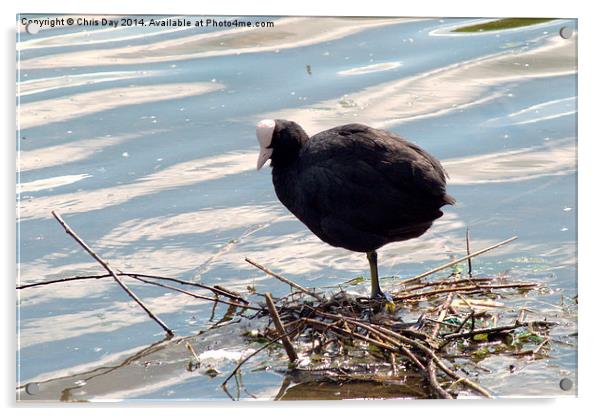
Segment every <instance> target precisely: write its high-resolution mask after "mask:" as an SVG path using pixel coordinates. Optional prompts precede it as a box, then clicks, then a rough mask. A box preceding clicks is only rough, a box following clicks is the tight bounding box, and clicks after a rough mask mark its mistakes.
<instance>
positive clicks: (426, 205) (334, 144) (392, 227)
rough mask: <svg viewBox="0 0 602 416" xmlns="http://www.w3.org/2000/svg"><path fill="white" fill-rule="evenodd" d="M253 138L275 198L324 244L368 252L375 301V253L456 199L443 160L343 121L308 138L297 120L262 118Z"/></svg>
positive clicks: (415, 233)
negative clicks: (448, 190) (269, 169)
mask: <svg viewBox="0 0 602 416" xmlns="http://www.w3.org/2000/svg"><path fill="white" fill-rule="evenodd" d="M257 140H258V141H259V146H260V153H259V159H258V160H257V169H258V170H259V169H261V167H262V166H263V165H264V164H265V163H266V162H267V160H268V159H271V164H270V166H272V181H273V183H274V189H275V190H276V195H277V196H278V199H279V200H280V202H282V203H283V204H284V206H285V207H287V208H288V209H289V211H290V212H292V213H293V214H294V215H295V216H296V217H297V218H298V219H299V220H300V221H301V222H302V223H304V224H305V225H306V226H307V227H308V228H309V229H310V230H311V231H312V232H313V233H314V234H315V235H317V236H318V237H319V238H320V239H321V240H322V241H324V242H326V243H328V244H330V245H332V246H335V247H343V248H346V249H347V250H351V251H358V252H363V253H366V255H367V257H368V261H369V263H370V274H371V282H372V293H371V295H372V298H379V297H382V292H381V290H380V286H379V283H378V266H377V255H376V250H377V249H379V248H380V247H382V246H384V245H385V244H388V243H391V242H393V241H404V240H409V239H411V238H416V237H419V236H421V235H422V234H424V233H425V232H426V231H427V230H428V229H429V228H430V226H431V225H432V224H433V221H435V220H436V219H437V218H439V217H441V216H442V215H443V212H441V210H440V208H441V207H443V206H444V205H451V204H453V203H454V202H455V200H454V198H452V197H451V196H450V195H448V194H447V193H446V190H445V185H446V180H445V179H446V173H445V170H443V167H442V166H441V163H439V161H438V160H437V159H435V158H434V157H433V156H431V155H429V154H428V153H427V152H425V151H424V150H422V149H421V148H420V147H418V146H416V145H415V144H413V143H410V142H408V141H406V140H404V139H402V138H401V137H399V136H397V135H395V134H393V133H390V132H387V131H384V130H379V129H374V128H371V127H368V126H365V125H362V124H346V125H344V126H339V127H335V128H332V129H329V130H326V131H323V132H321V133H318V134H316V135H315V136H312V137H308V136H307V133H305V131H304V130H303V129H302V128H301V126H299V125H298V124H297V123H295V122H292V121H287V120H262V121H260V122H259V123H258V124H257Z"/></svg>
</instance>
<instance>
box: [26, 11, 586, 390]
mask: <svg viewBox="0 0 602 416" xmlns="http://www.w3.org/2000/svg"><path fill="white" fill-rule="evenodd" d="M162 18H163V17H162ZM261 20H269V19H268V18H261ZM470 20H472V19H446V20H445V21H439V20H438V19H347V18H326V19H315V18H311V19H310V18H300V17H299V18H282V19H277V20H276V22H277V24H276V27H275V28H274V29H270V30H238V29H237V30H232V29H227V30H222V29H213V30H211V31H207V32H200V31H193V30H187V29H182V30H179V29H156V28H155V29H147V30H145V31H144V32H140V31H136V30H133V29H132V28H122V29H110V30H90V31H88V32H83V31H79V30H75V29H73V28H71V29H69V30H67V29H65V30H62V29H52V30H48V31H42V32H41V33H40V35H39V37H37V38H36V37H34V36H30V35H28V34H26V33H20V35H19V36H21V41H20V42H19V45H18V50H19V53H20V56H21V62H20V68H21V72H20V73H19V78H20V81H21V82H20V84H19V88H18V91H19V94H20V97H19V98H20V103H21V104H20V113H19V116H20V126H21V129H22V130H21V131H20V132H19V137H20V140H19V143H18V146H19V161H18V165H17V166H18V169H19V170H20V179H21V182H20V185H19V187H18V188H17V189H18V191H19V195H18V197H19V207H18V214H19V227H20V246H19V248H20V264H19V266H20V271H19V272H20V279H21V283H26V282H32V281H39V280H47V279H52V278H57V277H67V276H73V275H82V274H95V273H98V272H99V267H98V265H97V264H95V263H94V262H92V261H91V260H90V259H89V258H88V257H86V255H85V254H83V253H81V252H80V251H79V250H78V249H77V247H76V246H75V245H74V243H73V242H72V241H70V240H69V239H68V238H67V237H66V236H65V235H64V233H63V232H62V230H60V229H59V228H58V226H57V224H55V223H54V222H53V220H52V219H51V217H50V211H51V210H53V209H54V210H58V211H59V212H60V213H62V214H63V215H64V216H65V219H66V220H67V221H69V222H70V223H72V224H73V226H74V227H76V229H77V230H78V231H80V232H81V233H82V235H83V236H84V237H85V238H86V240H87V241H88V242H89V243H90V245H91V246H92V247H94V248H95V249H97V250H98V252H99V253H100V254H101V255H102V256H104V257H106V258H107V259H108V260H109V261H110V262H111V264H113V265H115V267H118V268H120V269H122V270H124V271H125V270H127V271H134V272H136V271H137V272H144V271H146V272H153V273H157V274H163V275H166V276H173V277H182V278H189V279H195V280H198V281H203V282H205V283H210V284H222V285H224V286H227V287H229V288H232V289H236V290H239V291H241V292H245V291H247V289H248V287H253V286H254V287H256V288H258V290H262V291H264V290H269V291H273V292H274V293H275V294H286V293H288V292H287V290H288V288H287V287H283V286H282V285H281V284H279V283H278V282H275V281H274V279H271V278H269V277H267V276H266V275H264V274H263V273H262V272H260V271H258V270H255V269H251V268H250V267H249V265H248V264H246V263H245V262H244V260H243V259H244V257H247V256H248V257H251V258H254V259H255V260H257V261H259V262H260V263H262V264H265V265H267V266H269V267H270V268H272V269H273V270H275V271H277V272H279V273H283V274H285V275H287V276H289V277H291V278H294V279H295V280H297V281H298V282H300V283H301V284H303V285H307V286H320V287H334V288H335V289H336V287H337V285H338V284H341V283H342V282H344V281H347V280H349V279H351V278H353V277H355V276H357V275H360V274H361V275H366V274H367V263H366V259H365V256H364V255H363V254H361V253H351V252H348V251H346V250H342V249H337V248H333V247H330V246H328V245H326V244H324V243H322V242H321V241H320V240H319V239H317V238H316V237H315V236H314V235H313V234H311V233H310V232H309V231H308V230H307V229H306V228H305V227H304V226H303V225H302V224H300V223H299V221H297V220H296V219H295V218H294V217H293V216H292V215H291V214H290V213H289V212H288V211H286V209H284V208H283V207H282V205H281V204H280V203H279V202H278V201H277V199H276V197H275V195H274V192H273V187H272V184H271V180H270V177H269V172H267V171H264V172H260V173H257V172H256V171H255V168H254V166H255V159H256V156H257V154H256V142H255V139H254V132H253V126H254V124H255V122H256V121H257V120H259V119H261V118H266V117H282V118H286V119H291V120H295V121H297V122H299V123H300V124H301V125H302V126H303V127H304V128H306V129H307V131H308V132H309V133H310V134H313V133H316V132H318V131H320V130H323V129H325V128H329V127H332V126H334V125H340V124H343V123H347V122H356V121H359V122H365V123H367V124H370V125H372V126H375V127H386V128H389V129H391V130H392V131H395V132H396V133H398V134H400V135H403V136H407V137H408V138H409V139H411V140H413V141H416V142H417V143H418V144H420V145H421V146H423V147H425V148H427V149H428V150H429V152H432V153H433V154H435V155H436V156H437V157H439V158H440V159H441V160H442V161H443V164H444V166H445V167H446V169H447V170H448V172H449V173H450V193H451V194H452V195H454V196H455V197H456V198H457V199H458V204H457V205H456V206H454V207H446V209H445V210H446V214H445V216H444V217H443V218H441V219H440V220H439V221H437V222H436V223H435V225H434V227H433V228H432V229H431V230H430V231H429V232H428V233H427V234H425V236H423V237H422V238H421V239H418V240H413V241H408V242H404V243H396V244H391V245H389V246H386V247H384V248H383V249H382V250H381V252H380V265H381V270H382V273H383V275H384V276H388V275H396V276H402V277H409V276H411V275H413V274H417V273H419V272H421V271H424V270H425V269H428V268H431V267H433V266H434V265H436V264H439V263H442V262H445V261H447V260H449V259H450V257H452V256H459V255H462V254H464V252H465V250H466V248H465V242H464V232H465V229H466V227H467V226H470V227H471V229H473V241H472V246H473V249H478V248H481V247H485V246H488V245H490V244H492V243H495V242H497V241H501V240H503V239H505V238H508V237H509V236H511V235H513V234H518V235H519V240H518V241H517V242H516V243H513V244H512V245H511V246H507V247H503V248H500V249H499V250H497V251H495V252H494V253H490V254H489V255H486V256H483V257H481V258H480V259H479V261H478V262H476V264H475V267H476V270H477V271H478V272H479V273H482V274H487V275H489V274H498V273H509V274H510V275H517V276H520V278H521V279H523V278H524V279H532V280H536V281H545V282H547V283H548V284H549V285H550V286H552V288H553V289H552V290H551V291H550V293H549V294H547V295H546V297H545V298H544V299H541V298H540V299H528V298H525V299H524V302H525V303H527V304H529V305H530V307H532V308H534V309H542V308H544V307H545V308H550V309H553V310H555V311H557V310H563V311H564V309H562V307H561V306H559V305H560V302H561V297H560V293H561V292H556V291H555V290H557V289H562V291H563V292H562V293H563V294H566V296H570V295H573V294H576V288H575V286H576V285H575V276H576V274H575V273H576V272H575V266H576V236H575V232H574V230H575V229H576V228H575V221H576V202H575V177H576V160H575V151H576V143H575V142H576V131H575V121H576V97H575V91H576V89H575V88H576V60H575V56H576V43H577V36H576V35H575V36H573V37H572V38H571V39H569V40H565V39H562V38H560V37H559V36H558V35H557V33H558V30H559V28H560V27H561V26H570V27H574V26H575V22H573V21H567V20H558V21H553V22H551V23H549V24H546V25H541V26H534V27H525V28H520V29H516V30H511V31H507V32H506V31H500V32H496V33H489V34H487V33H481V34H477V35H471V34H462V35H461V36H456V35H451V33H449V30H450V27H452V26H455V25H458V24H462V23H466V22H468V21H470ZM566 208H570V209H569V210H568V211H567V210H566ZM550 224H557V226H553V227H551V226H550ZM388 284H394V283H393V282H392V281H391V280H389V281H386V282H384V286H385V289H386V287H387V285H388ZM132 287H133V289H134V290H136V291H137V292H139V293H140V295H141V296H142V297H143V298H144V299H145V301H146V302H147V303H148V304H149V306H151V308H152V309H153V310H154V311H155V312H157V314H159V315H160V316H161V317H163V318H165V320H166V321H168V322H169V323H170V325H172V326H173V327H174V328H175V330H176V332H177V333H178V334H179V335H181V336H187V335H188V334H192V333H198V332H199V331H201V330H203V329H206V328H208V327H210V326H211V325H212V323H213V322H209V317H210V316H211V307H212V305H211V304H210V303H208V302H200V301H199V300H198V299H194V300H191V299H192V298H188V297H185V296H184V295H176V294H169V295H166V294H165V291H164V290H162V289H161V290H160V289H156V288H147V287H143V286H141V285H139V284H135V283H134V282H132ZM351 289H352V290H354V291H357V292H363V293H365V291H366V290H367V288H366V287H364V286H361V285H360V286H357V287H353V288H351ZM328 290H330V289H328ZM333 290H334V289H333ZM538 302H539V303H538ZM542 302H543V303H542ZM513 306H514V305H508V307H509V308H510V307H513ZM19 307H20V310H19V312H20V322H19V324H20V325H19V330H20V333H19V334H20V349H19V354H20V356H19V362H18V369H19V381H20V382H26V381H32V380H33V381H43V380H47V379H53V380H52V381H49V382H48V383H44V384H43V386H42V387H43V388H42V390H41V391H42V393H41V394H40V395H38V396H35V397H29V396H23V395H22V392H21V393H20V394H21V396H20V397H21V398H22V399H51V400H58V399H62V400H115V399H124V398H137V399H140V398H177V399H190V398H200V396H202V398H217V399H227V397H226V396H225V394H224V392H223V391H222V390H221V389H220V388H219V383H220V382H221V381H220V380H219V377H222V376H218V377H217V380H214V379H212V378H211V377H210V376H208V375H206V374H204V373H202V372H200V373H195V372H188V371H186V365H187V363H188V361H189V359H190V353H189V352H188V351H187V350H186V348H185V347H184V346H183V344H182V342H181V341H182V339H176V340H172V341H170V342H160V343H158V344H156V345H153V343H154V342H155V341H157V340H158V339H160V337H161V336H162V334H161V333H160V332H158V331H157V328H156V327H155V326H153V324H152V323H149V322H147V319H146V317H145V315H144V314H143V312H141V311H140V310H139V309H137V307H136V305H132V304H131V303H130V302H129V300H128V299H127V298H126V297H125V295H124V294H123V293H122V292H121V291H120V289H119V288H118V287H116V285H115V284H114V282H112V281H111V280H108V279H104V280H93V281H86V282H79V283H75V282H74V283H70V284H68V285H61V286H60V287H57V286H54V287H44V288H37V289H32V290H30V291H29V290H28V291H21V292H20V293H19ZM220 308H221V307H218V312H219V313H221V314H223V313H224V311H223V309H220ZM558 308H560V309H558ZM571 316H574V315H571ZM563 319H564V318H563ZM214 322H215V321H214ZM573 324H574V320H572V318H571V317H570V316H569V317H568V318H566V326H564V327H563V328H564V329H565V330H566V331H568V330H569V329H570V328H572V326H571V325H573ZM244 330H245V327H244V325H243V324H242V323H234V324H233V325H232V326H231V327H229V328H228V327H226V328H218V329H217V330H212V331H209V332H206V333H203V335H201V336H195V337H192V338H186V340H188V341H189V342H191V343H192V344H193V346H194V348H195V350H196V351H197V352H198V353H199V354H201V355H202V356H204V357H207V359H208V361H207V364H209V362H210V361H211V365H213V366H215V367H216V368H217V370H219V371H221V372H222V374H223V373H227V372H228V370H229V369H231V368H232V364H233V360H234V359H236V357H240V356H241V354H243V353H244V352H246V351H249V350H251V349H252V348H253V345H248V344H245V343H243V342H242V340H241V338H240V337H239V335H240V333H242V332H244ZM565 335H566V334H562V336H565ZM567 336H568V335H567ZM569 341H570V340H569ZM147 345H150V346H149V347H148V348H147V347H145V346H147ZM40 349H44V351H45V356H46V357H47V359H46V360H44V361H43V362H40V360H39V351H40ZM215 351H221V352H224V351H225V352H227V353H228V354H230V356H229V357H230V358H224V359H223V360H221V359H218V360H216V359H215V357H213V358H212V357H211V354H216V353H215ZM553 352H554V355H553V356H552V357H551V358H550V359H549V360H546V361H540V362H536V363H522V364H521V365H522V367H521V368H523V367H524V370H521V372H520V373H519V374H517V375H516V376H517V377H518V378H516V379H515V378H514V375H512V377H510V376H508V377H506V376H507V374H506V373H505V372H504V371H503V370H505V368H506V367H504V366H506V365H507V364H508V362H506V361H503V360H502V361H500V362H491V363H483V365H487V366H488V367H491V368H493V369H496V371H493V372H492V373H491V374H490V375H489V376H487V377H485V378H483V379H482V380H481V381H482V382H483V383H484V384H487V385H488V387H489V386H491V388H493V389H494V390H497V391H499V392H501V393H502V394H513V391H514V390H513V389H514V388H515V387H516V384H515V382H514V381H513V380H520V384H521V385H522V386H524V389H523V391H524V392H525V394H527V395H534V394H542V393H545V394H548V393H549V394H556V393H559V392H556V390H554V388H556V387H557V382H556V380H555V378H556V377H557V376H558V375H559V374H560V373H561V372H564V373H567V374H569V375H570V374H574V372H575V370H576V355H575V348H574V347H573V346H567V347H562V348H561V347H557V348H556V350H555V351H553ZM203 354H205V355H203ZM226 355H227V354H226ZM273 359H274V357H270V356H269V355H260V356H258V357H257V359H256V360H254V361H253V362H252V363H250V366H249V367H248V370H247V369H243V376H244V377H245V386H246V387H247V388H248V390H249V392H250V393H251V394H253V395H255V396H257V397H260V398H275V397H277V396H278V397H280V398H283V399H286V398H291V399H293V398H302V397H312V398H314V397H317V396H316V395H317V391H316V389H315V385H314V384H311V381H308V380H301V379H298V378H294V377H293V378H292V379H289V378H287V377H283V375H282V373H276V372H271V371H267V372H266V371H263V370H260V371H256V372H253V371H251V369H253V368H256V367H257V368H259V367H261V366H262V365H264V366H265V365H266V363H267V364H270V363H272V362H271V361H270V360H273ZM272 364H273V363H272ZM276 364H277V363H276ZM523 364H524V365H523ZM498 370H499V371H498ZM67 374H72V375H71V376H67ZM222 378H223V377H222ZM287 380H288V381H287ZM289 382H290V384H287V383H289ZM542 386H543V387H542ZM326 390H327V389H324V393H325V395H324V396H320V397H326V396H329V394H327V393H328V392H327V391H326ZM369 391H371V392H374V391H376V390H375V387H374V386H371V385H370V386H363V387H362V386H360V387H357V389H355V390H350V391H348V392H346V394H347V393H348V397H355V396H357V395H359V396H361V395H364V396H365V395H366V394H368V393H367V392H369ZM279 392H280V393H279ZM378 392H379V393H378V394H379V395H381V397H382V396H387V395H389V394H391V395H397V397H406V393H407V396H411V395H412V394H414V395H415V396H414V397H418V396H417V393H415V392H414V393H412V392H406V391H401V390H399V389H389V388H382V389H380V390H378ZM242 396H243V398H249V397H250V396H248V395H246V393H244V392H243V394H242Z"/></svg>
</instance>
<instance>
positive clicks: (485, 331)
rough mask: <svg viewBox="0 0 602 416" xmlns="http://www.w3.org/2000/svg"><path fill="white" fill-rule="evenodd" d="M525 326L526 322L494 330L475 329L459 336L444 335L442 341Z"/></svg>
mask: <svg viewBox="0 0 602 416" xmlns="http://www.w3.org/2000/svg"><path fill="white" fill-rule="evenodd" d="M527 325H528V322H517V323H516V324H514V325H505V326H498V327H495V328H484V329H475V330H474V331H470V332H462V333H460V334H446V335H444V336H443V339H445V340H449V339H456V338H470V337H472V336H474V335H479V334H491V333H494V332H502V331H510V330H513V329H516V328H520V327H523V326H527Z"/></svg>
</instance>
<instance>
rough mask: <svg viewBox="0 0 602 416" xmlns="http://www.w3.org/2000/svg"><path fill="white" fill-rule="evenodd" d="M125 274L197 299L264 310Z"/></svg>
mask: <svg viewBox="0 0 602 416" xmlns="http://www.w3.org/2000/svg"><path fill="white" fill-rule="evenodd" d="M126 276H130V277H132V278H133V279H136V280H138V281H140V282H143V283H148V284H149V285H153V286H159V287H164V288H165V289H169V290H173V291H175V292H180V293H183V294H185V295H188V296H191V297H193V298H197V299H202V300H208V301H210V302H215V303H223V304H225V305H230V306H236V307H239V308H241V309H251V310H254V311H263V310H264V309H262V308H258V307H255V306H251V305H249V303H248V302H247V303H244V304H240V303H235V302H230V301H227V300H222V299H219V298H218V297H217V295H216V296H215V297H214V298H210V297H208V296H203V295H198V294H196V293H193V292H189V291H188V290H184V289H180V288H179V287H175V286H171V285H166V284H163V283H159V282H153V281H152V280H147V279H143V278H142V277H137V275H126Z"/></svg>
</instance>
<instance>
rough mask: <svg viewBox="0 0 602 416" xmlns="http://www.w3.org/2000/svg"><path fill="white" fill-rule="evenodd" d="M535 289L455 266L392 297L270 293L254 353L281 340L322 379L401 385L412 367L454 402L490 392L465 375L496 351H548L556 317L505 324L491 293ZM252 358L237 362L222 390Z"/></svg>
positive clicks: (399, 288) (298, 368)
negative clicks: (468, 366)
mask: <svg viewBox="0 0 602 416" xmlns="http://www.w3.org/2000/svg"><path fill="white" fill-rule="evenodd" d="M247 261H248V262H249V263H251V264H254V265H255V266H257V267H259V268H261V269H262V270H264V271H266V272H268V273H270V274H271V275H273V276H275V277H278V278H280V279H281V280H284V281H287V283H292V282H290V281H288V279H284V278H283V277H282V276H278V275H276V274H275V273H273V272H271V271H269V270H267V269H265V267H263V266H260V265H258V264H257V263H255V262H253V261H252V260H250V259H247ZM295 285H296V284H295ZM296 286H298V285H296ZM536 287H537V284H536V283H531V282H509V281H507V280H506V278H504V277H495V278H486V277H480V278H472V277H470V276H465V277H463V276H461V275H460V274H459V273H458V272H455V273H452V274H451V275H450V276H449V277H448V278H446V279H444V280H437V281H436V282H428V283H423V282H422V281H421V279H415V278H413V279H408V280H406V281H404V282H402V284H398V285H394V286H393V287H392V288H390V290H391V289H393V290H394V291H389V292H388V293H387V298H388V299H384V300H372V299H369V298H366V297H362V296H354V295H352V294H350V293H348V292H346V291H344V290H341V291H338V292H336V293H334V294H332V295H331V296H328V297H326V296H323V295H321V294H319V293H318V292H315V291H308V290H307V289H305V288H301V289H296V290H295V291H294V292H293V293H291V294H290V295H288V296H286V297H283V298H280V299H277V300H275V301H274V300H273V299H272V297H271V295H270V294H269V293H267V294H264V296H265V299H266V302H265V306H266V309H267V312H263V313H258V314H257V315H256V316H258V315H262V314H269V316H270V320H269V323H268V324H267V325H266V326H265V328H263V330H260V331H254V332H253V333H248V334H247V335H249V336H250V337H251V338H254V340H259V339H262V338H263V340H264V342H266V344H265V345H264V346H263V347H262V348H260V349H259V350H256V351H255V352H254V353H253V355H255V354H257V353H258V352H260V351H261V350H262V349H265V348H268V347H269V346H271V345H273V344H274V343H281V344H282V345H283V346H284V350H285V352H286V354H287V355H288V359H289V360H290V363H291V364H290V366H289V367H290V371H292V372H293V373H295V372H304V373H305V375H307V374H308V373H309V374H312V375H313V376H314V379H316V380H324V381H329V382H348V381H372V382H378V383H391V384H399V383H403V379H404V377H405V376H406V375H407V374H408V373H409V372H411V373H418V374H420V375H421V376H422V378H423V380H424V384H425V387H427V391H428V394H427V397H437V398H448V399H450V398H455V397H457V395H458V394H460V393H465V394H478V395H480V396H484V397H492V396H493V394H492V393H491V392H489V391H488V390H486V389H485V388H483V387H481V386H480V385H479V384H478V383H477V382H475V381H474V380H471V379H470V378H468V377H467V375H466V374H467V373H468V372H467V371H466V370H465V369H464V366H465V365H466V363H467V362H473V363H474V361H475V360H478V358H479V355H480V354H488V353H492V352H493V353H507V354H513V355H535V356H537V355H540V354H544V353H545V352H546V351H545V349H544V347H545V345H546V344H547V342H548V338H547V336H548V330H549V328H550V327H551V326H552V325H554V323H551V322H548V321H528V320H526V319H525V317H526V313H525V312H524V311H521V313H520V315H519V316H518V318H517V319H515V320H514V321H511V322H507V323H506V322H505V323H503V324H498V323H497V319H498V315H497V314H496V313H494V311H495V310H496V309H497V308H499V307H500V306H503V305H502V304H500V303H499V302H496V301H493V300H491V298H492V297H496V296H497V295H496V292H498V293H499V292H500V291H504V292H506V294H508V292H509V291H514V292H516V291H519V292H525V291H529V290H532V289H534V288H536ZM422 304H426V306H427V307H426V310H424V311H423V313H422V314H421V315H420V316H419V317H418V319H415V320H413V321H411V322H409V321H406V320H405V319H404V317H406V316H408V315H415V313H416V309H417V308H418V307H419V306H423V305H422ZM262 306H263V305H262ZM251 356H252V355H250V356H248V357H246V359H245V360H243V361H242V362H241V363H239V366H238V367H237V368H236V369H235V370H234V371H233V372H232V373H231V376H230V377H228V378H227V379H226V381H225V382H224V386H225V385H226V384H227V382H228V380H229V379H230V378H231V377H232V376H233V375H235V374H236V372H237V371H238V370H239V368H240V366H242V365H243V364H244V362H246V361H247V360H248V359H249V358H251ZM347 363H352V364H350V365H349V364H347ZM305 378H307V377H305Z"/></svg>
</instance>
